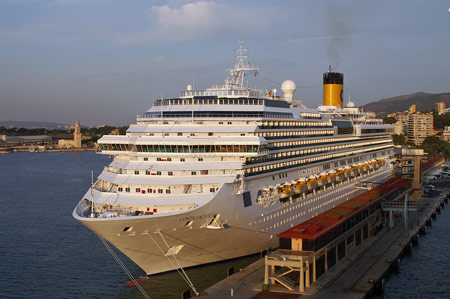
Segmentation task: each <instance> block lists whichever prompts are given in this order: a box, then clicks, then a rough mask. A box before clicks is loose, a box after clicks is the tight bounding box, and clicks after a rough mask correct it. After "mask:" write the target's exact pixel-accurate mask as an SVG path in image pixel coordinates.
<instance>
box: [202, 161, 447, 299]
mask: <svg viewBox="0 0 450 299" xmlns="http://www.w3.org/2000/svg"><path fill="white" fill-rule="evenodd" d="M415 162H416V163H417V164H418V163H420V160H418V159H416V161H415ZM434 162H436V161H433V162H432V163H428V164H429V165H427V164H425V163H422V173H423V172H425V171H426V170H428V168H431V166H433V164H434ZM437 162H439V161H437ZM424 164H425V165H424ZM409 165H410V164H409ZM424 166H425V167H424ZM405 174H408V173H407V172H405ZM420 176H421V172H418V171H417V168H416V171H412V172H410V176H409V177H408V176H406V178H396V179H392V180H391V181H389V182H386V183H384V184H382V185H380V186H377V187H375V188H373V189H372V188H367V189H368V191H367V192H366V193H364V194H362V195H358V196H356V197H355V198H354V199H352V200H349V201H347V202H346V203H344V204H343V205H342V207H340V206H338V207H337V209H336V208H334V209H332V210H330V211H327V212H325V213H323V214H321V215H318V216H316V217H315V218H317V220H315V218H312V219H311V220H308V221H306V222H304V223H303V224H300V225H297V226H294V227H293V228H291V229H289V230H287V231H285V232H283V233H281V234H279V235H278V237H279V238H280V249H278V250H276V251H275V252H271V253H268V254H264V258H261V259H260V260H258V261H257V262H255V263H253V264H251V265H249V266H248V267H246V268H245V269H241V270H240V271H239V273H235V274H233V275H231V276H230V277H228V278H226V279H224V280H222V281H220V282H218V283H217V284H215V285H213V286H211V287H210V288H208V289H206V290H205V291H204V292H202V294H201V295H200V296H201V297H204V298H230V297H238V298H299V297H301V296H308V297H310V298H343V297H345V298H371V297H372V295H373V294H376V293H382V292H383V289H384V283H385V281H386V278H387V276H388V275H389V273H390V272H391V271H399V269H400V264H401V260H402V257H403V256H405V255H410V254H411V248H412V246H414V245H416V244H418V242H419V240H420V236H421V235H423V234H425V232H426V230H427V226H429V225H431V223H432V221H433V219H436V217H437V214H439V212H440V209H441V207H444V205H445V203H447V202H448V199H449V198H450V194H449V192H448V190H447V189H446V186H445V184H442V185H441V187H442V188H441V189H438V191H433V192H431V193H430V194H428V195H427V196H422V189H421V187H420ZM363 201H365V202H366V204H365V205H361V203H357V202H363ZM375 206H376V207H377V208H378V209H377V210H376V211H375V210H374V209H373V207H375ZM345 209H347V210H351V209H353V210H354V211H353V212H351V213H348V212H347V213H346V212H344V211H343V210H345ZM370 209H372V210H370ZM333 210H335V211H333ZM339 210H341V211H342V212H340V211H339ZM326 218H328V220H330V219H331V220H333V219H334V222H335V223H333V222H332V221H328V222H327V220H326ZM315 221H316V222H317V223H318V225H319V224H320V225H321V229H322V231H321V233H318V231H317V232H316V231H315V226H314V225H315V224H314V223H315ZM381 222H383V225H380V224H381ZM327 223H328V224H327ZM339 227H343V230H340V229H339ZM333 231H339V232H340V233H339V234H332V235H333V237H332V238H331V237H330V236H331V232H333ZM324 240H326V242H325V243H326V244H325V243H324V242H323V241H324Z"/></svg>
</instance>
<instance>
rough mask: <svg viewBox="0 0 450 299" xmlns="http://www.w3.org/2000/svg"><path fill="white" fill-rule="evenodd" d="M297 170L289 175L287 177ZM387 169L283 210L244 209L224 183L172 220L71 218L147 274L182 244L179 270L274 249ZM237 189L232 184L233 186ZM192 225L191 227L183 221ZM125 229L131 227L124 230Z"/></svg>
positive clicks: (162, 267)
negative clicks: (215, 225)
mask: <svg viewBox="0 0 450 299" xmlns="http://www.w3.org/2000/svg"><path fill="white" fill-rule="evenodd" d="M296 173H298V171H294V172H292V175H294V174H296ZM391 173H392V170H391V169H389V167H382V168H380V169H378V170H377V171H376V172H371V173H369V174H366V175H364V176H358V177H357V178H353V179H350V180H344V181H343V182H341V183H339V184H336V185H335V186H334V187H329V188H328V190H322V191H319V192H317V193H316V194H315V195H314V194H310V195H308V196H307V197H306V199H300V200H298V201H297V202H294V203H291V204H287V205H285V206H282V204H281V203H280V201H277V202H276V203H275V204H274V205H273V206H270V207H263V206H260V205H258V204H256V203H255V201H254V199H252V205H251V206H249V207H246V208H243V202H242V195H236V192H235V191H234V190H235V187H236V186H233V184H226V185H224V186H223V187H222V188H221V189H220V191H219V192H218V193H217V194H216V195H215V196H214V198H213V199H212V200H211V201H210V202H209V203H207V204H206V205H204V206H202V207H200V208H198V209H195V210H193V211H190V212H187V213H180V214H177V215H172V216H155V215H149V216H140V217H133V216H129V217H118V218H109V219H98V218H93V219H92V218H85V217H80V216H79V215H78V214H77V212H76V210H77V208H76V209H75V210H74V212H73V216H74V217H75V218H76V219H77V220H79V221H80V222H82V223H83V224H84V225H86V226H87V227H88V228H89V229H91V230H92V231H94V232H95V233H97V234H99V235H100V236H102V237H103V238H104V239H106V240H107V241H108V242H110V243H111V244H112V245H114V246H115V247H116V248H118V249H119V250H120V251H122V252H123V253H124V254H125V255H127V256H128V257H129V258H130V259H132V260H133V261H134V262H135V263H136V264H137V265H138V266H139V267H141V268H142V269H143V270H144V271H145V272H146V273H147V275H151V274H156V273H161V272H166V271H171V270H174V269H176V268H177V266H176V264H175V263H174V259H173V258H167V257H164V254H165V253H166V252H167V250H168V247H167V245H166V243H165V242H167V244H168V246H169V247H172V246H179V245H183V246H182V248H181V250H180V251H179V252H178V254H177V255H176V258H177V260H178V262H179V264H180V265H181V266H182V267H190V266H196V265H201V264H206V263H211V262H216V261H221V260H226V259H231V258H236V257H241V256H245V255H249V254H254V253H258V252H261V251H263V250H266V249H268V248H270V247H272V248H274V247H278V239H277V238H276V234H278V233H281V232H283V231H285V230H286V229H288V228H290V227H292V226H294V225H297V224H299V223H301V222H303V221H306V220H308V219H310V218H311V217H313V216H315V215H317V214H320V213H322V212H324V211H326V210H328V209H330V208H332V207H333V206H335V205H338V204H340V203H342V202H344V201H346V200H348V199H349V198H351V197H353V196H355V195H356V194H358V193H361V192H363V191H362V190H356V189H355V183H357V182H358V181H361V180H369V181H371V182H374V181H382V180H384V179H386V178H387V177H389V176H390V175H391ZM269 179H270V180H272V176H270V177H265V178H261V179H255V180H254V182H253V185H254V186H255V187H253V188H250V189H249V191H250V192H251V194H256V193H257V190H258V189H259V187H258V186H267V182H268V180H269ZM234 185H236V184H234ZM217 214H220V215H221V216H220V219H221V221H223V222H224V223H225V225H224V228H223V229H208V228H207V227H206V226H207V224H208V222H209V221H210V220H211V219H212V218H213V217H214V215H217ZM190 221H192V223H191V224H190V225H187V224H188V222H190ZM125 228H132V229H129V230H128V231H126V232H124V229H125Z"/></svg>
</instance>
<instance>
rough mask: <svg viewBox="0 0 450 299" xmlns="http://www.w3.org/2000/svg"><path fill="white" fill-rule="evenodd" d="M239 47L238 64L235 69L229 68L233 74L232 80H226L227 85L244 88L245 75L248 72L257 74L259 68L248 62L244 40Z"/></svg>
mask: <svg viewBox="0 0 450 299" xmlns="http://www.w3.org/2000/svg"><path fill="white" fill-rule="evenodd" d="M239 45H240V47H239V49H237V50H236V54H237V56H236V60H237V61H236V64H235V66H234V69H228V71H229V72H230V75H231V80H226V81H225V87H227V88H235V89H243V88H244V77H245V73H246V72H254V74H255V76H256V75H257V74H258V70H259V69H258V68H257V67H254V66H250V64H249V63H248V55H247V54H248V49H245V48H244V42H243V41H240V42H239Z"/></svg>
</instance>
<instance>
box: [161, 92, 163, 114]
mask: <svg viewBox="0 0 450 299" xmlns="http://www.w3.org/2000/svg"><path fill="white" fill-rule="evenodd" d="M161 120H163V94H162V92H161Z"/></svg>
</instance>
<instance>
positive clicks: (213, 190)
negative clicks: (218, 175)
mask: <svg viewBox="0 0 450 299" xmlns="http://www.w3.org/2000/svg"><path fill="white" fill-rule="evenodd" d="M218 190H219V188H209V192H211V193H214V192H216V191H218ZM117 191H118V192H123V187H118V188H117ZM135 191H136V193H150V194H153V193H157V192H158V193H159V194H162V193H164V189H152V188H148V189H147V190H145V189H141V188H135ZM125 192H131V188H129V187H126V188H125ZM165 193H166V194H170V193H171V190H170V189H166V190H165Z"/></svg>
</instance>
